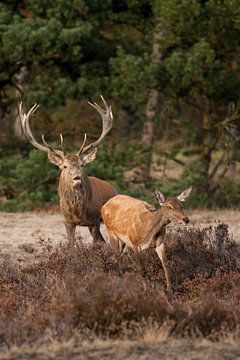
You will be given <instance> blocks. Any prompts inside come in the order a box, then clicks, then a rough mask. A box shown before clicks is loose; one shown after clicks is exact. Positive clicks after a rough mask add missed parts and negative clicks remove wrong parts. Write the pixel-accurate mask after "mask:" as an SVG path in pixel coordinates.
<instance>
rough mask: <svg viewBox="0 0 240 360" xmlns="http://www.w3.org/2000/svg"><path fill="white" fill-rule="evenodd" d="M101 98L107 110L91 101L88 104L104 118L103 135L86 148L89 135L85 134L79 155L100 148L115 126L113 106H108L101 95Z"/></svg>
mask: <svg viewBox="0 0 240 360" xmlns="http://www.w3.org/2000/svg"><path fill="white" fill-rule="evenodd" d="M100 97H101V99H102V101H103V103H104V106H105V109H103V108H101V106H99V105H98V104H97V103H92V102H91V101H88V104H89V105H90V106H92V107H93V108H94V109H95V110H96V111H97V112H98V113H99V114H100V116H101V118H102V133H101V135H100V137H99V138H98V139H97V140H96V141H95V142H93V143H91V144H89V145H87V146H84V145H85V142H86V139H87V135H86V134H85V135H84V140H83V144H82V146H81V148H80V150H79V151H78V155H83V154H84V153H85V152H87V151H88V150H90V149H94V148H96V147H98V146H99V145H100V144H101V142H102V141H103V139H104V138H105V136H106V135H107V134H108V133H109V131H110V130H111V128H112V124H113V114H112V108H111V106H108V104H107V102H106V100H105V99H104V97H103V96H102V95H100Z"/></svg>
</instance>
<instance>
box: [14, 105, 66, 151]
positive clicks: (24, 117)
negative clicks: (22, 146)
mask: <svg viewBox="0 0 240 360" xmlns="http://www.w3.org/2000/svg"><path fill="white" fill-rule="evenodd" d="M22 107H23V104H22V102H21V103H20V104H19V107H18V114H19V118H20V121H21V125H22V129H23V132H24V134H25V136H26V138H27V139H28V140H29V141H30V143H31V144H32V145H33V146H34V147H35V148H36V149H38V150H40V151H44V152H48V151H53V152H54V153H55V154H57V155H58V156H60V157H64V151H63V137H62V134H60V140H61V148H62V151H60V150H54V149H53V148H52V147H51V146H50V145H49V144H48V143H47V142H46V140H45V138H44V135H42V142H43V145H42V144H40V143H39V142H37V140H36V139H35V138H34V136H33V133H32V131H31V128H30V125H29V119H30V117H31V116H32V115H33V114H34V113H35V112H36V110H37V109H38V108H39V105H38V104H37V103H36V104H34V105H33V106H32V107H31V109H30V110H29V111H28V112H27V114H26V113H24V112H23V108H22Z"/></svg>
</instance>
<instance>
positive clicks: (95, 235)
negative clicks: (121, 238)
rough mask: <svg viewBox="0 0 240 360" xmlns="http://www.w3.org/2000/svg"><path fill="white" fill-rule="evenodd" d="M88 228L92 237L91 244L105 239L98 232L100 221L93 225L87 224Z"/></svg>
mask: <svg viewBox="0 0 240 360" xmlns="http://www.w3.org/2000/svg"><path fill="white" fill-rule="evenodd" d="M88 228H89V231H90V233H91V235H92V237H93V244H96V243H100V242H105V240H104V238H103V236H102V234H101V232H100V223H97V224H95V225H93V226H89V227H88Z"/></svg>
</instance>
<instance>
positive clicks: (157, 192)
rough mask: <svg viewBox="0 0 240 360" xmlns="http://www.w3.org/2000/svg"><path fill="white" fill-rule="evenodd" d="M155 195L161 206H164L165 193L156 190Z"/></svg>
mask: <svg viewBox="0 0 240 360" xmlns="http://www.w3.org/2000/svg"><path fill="white" fill-rule="evenodd" d="M154 195H155V198H156V199H157V201H158V202H159V204H160V205H161V206H162V204H163V203H164V202H165V196H164V195H163V193H161V191H159V190H154Z"/></svg>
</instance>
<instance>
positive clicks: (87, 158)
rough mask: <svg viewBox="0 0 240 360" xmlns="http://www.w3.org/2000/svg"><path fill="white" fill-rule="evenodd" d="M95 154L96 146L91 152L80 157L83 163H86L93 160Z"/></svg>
mask: <svg viewBox="0 0 240 360" xmlns="http://www.w3.org/2000/svg"><path fill="white" fill-rule="evenodd" d="M96 156H97V148H96V149H94V150H93V151H92V152H90V153H89V154H87V155H84V156H83V157H82V162H83V164H88V163H90V162H91V161H93V160H94V159H96Z"/></svg>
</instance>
